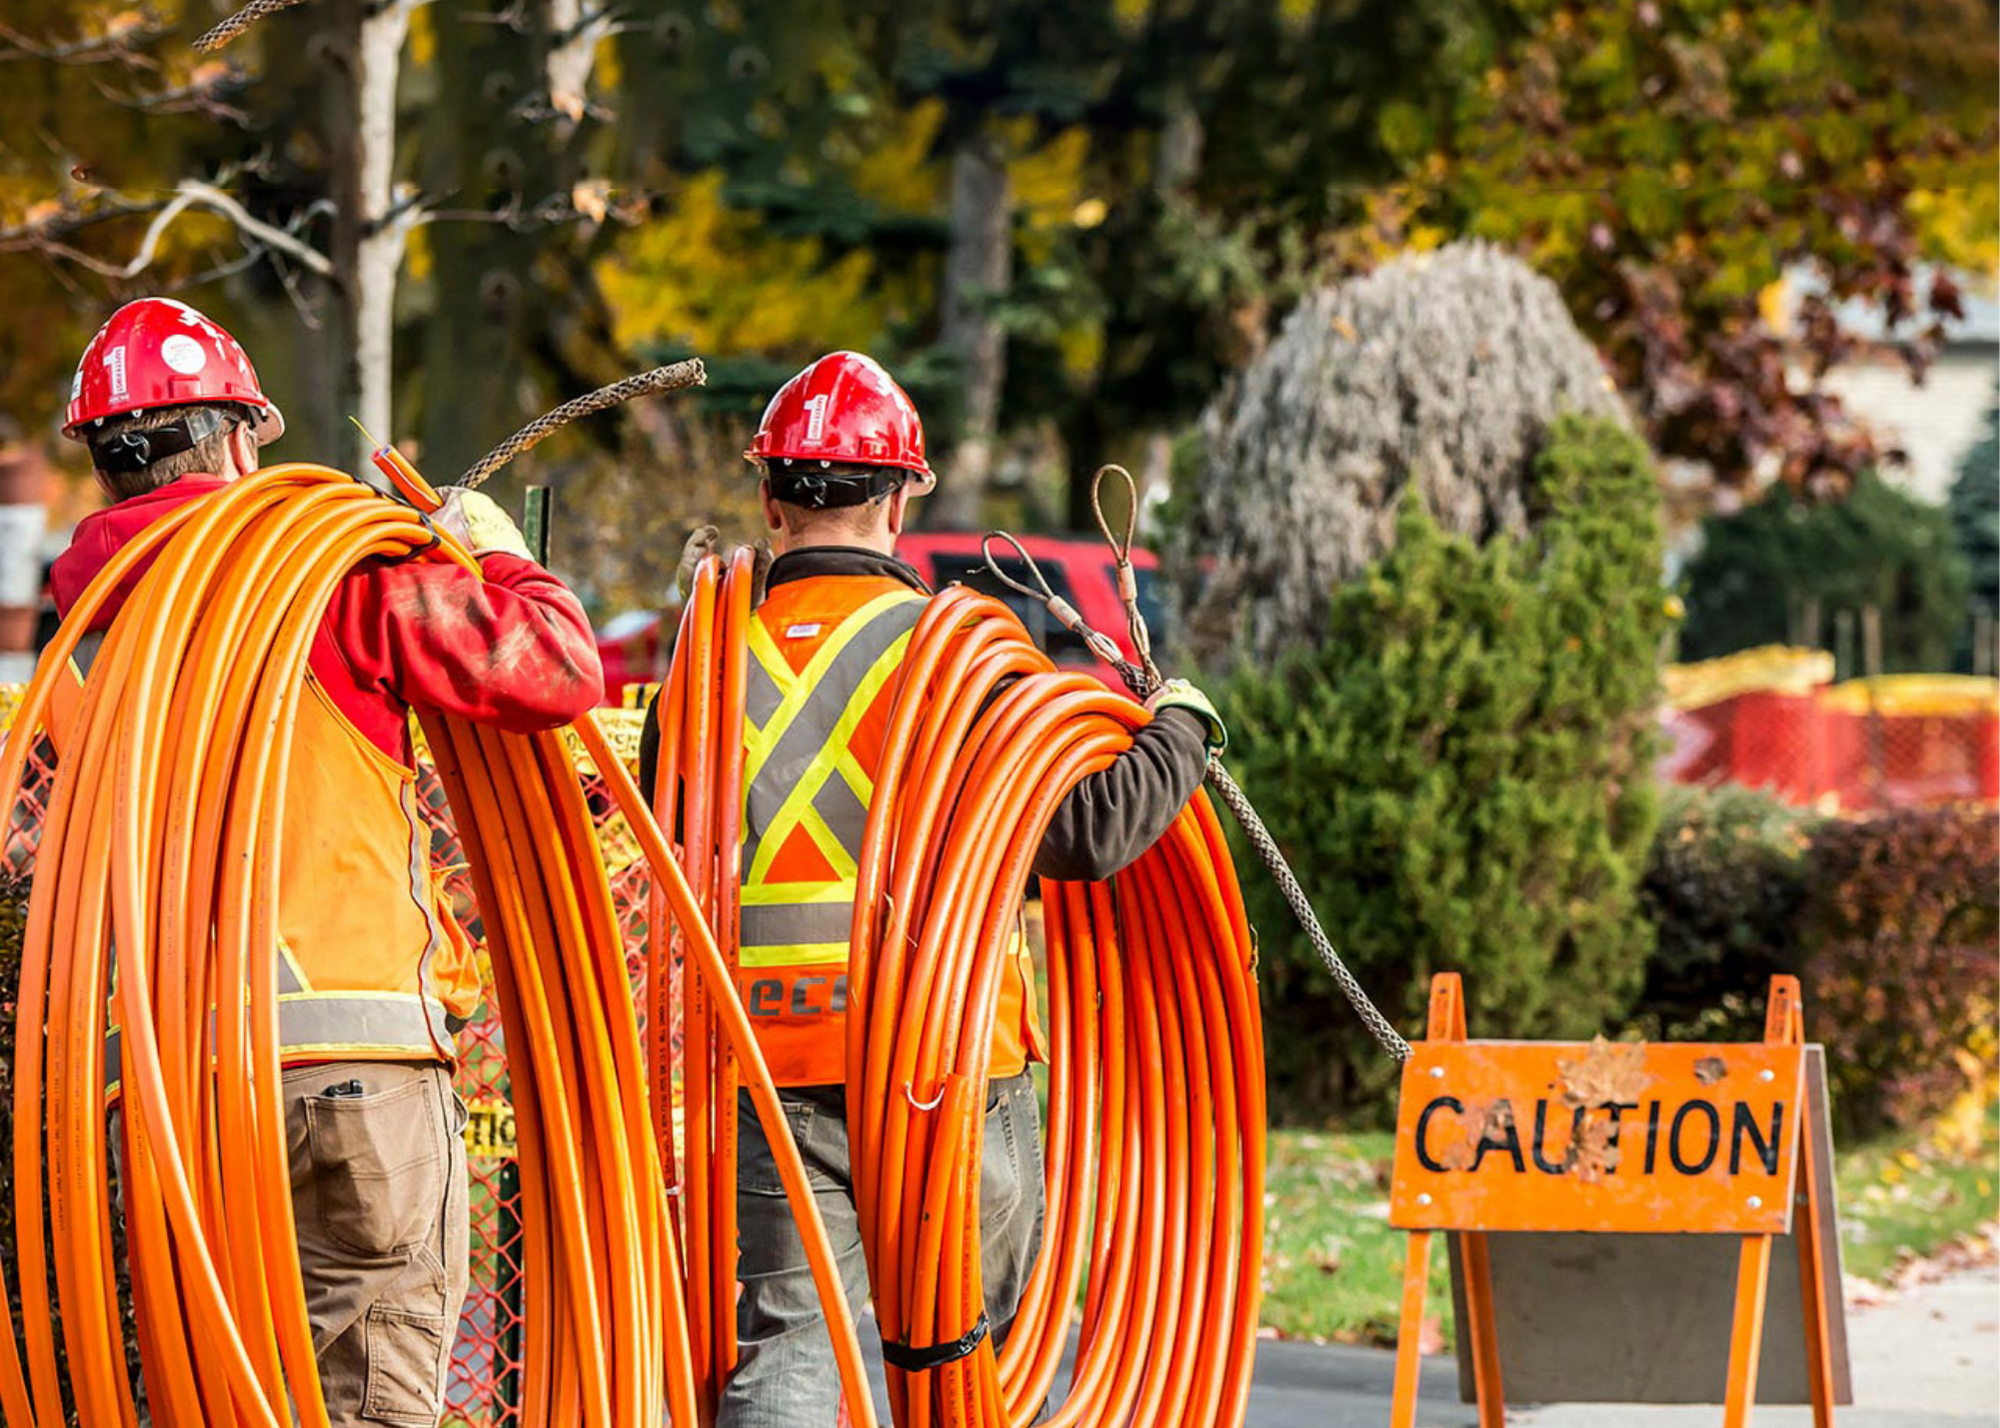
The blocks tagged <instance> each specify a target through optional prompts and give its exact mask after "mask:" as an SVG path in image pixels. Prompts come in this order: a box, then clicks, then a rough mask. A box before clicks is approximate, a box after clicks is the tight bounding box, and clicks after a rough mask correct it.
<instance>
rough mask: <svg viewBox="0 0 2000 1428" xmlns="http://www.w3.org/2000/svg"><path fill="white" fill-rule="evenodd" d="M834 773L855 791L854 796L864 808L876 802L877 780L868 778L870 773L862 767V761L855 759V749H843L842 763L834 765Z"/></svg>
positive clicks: (841, 754) (841, 753)
mask: <svg viewBox="0 0 2000 1428" xmlns="http://www.w3.org/2000/svg"><path fill="white" fill-rule="evenodd" d="M834 771H835V772H836V773H838V774H839V775H840V776H841V778H842V779H844V780H845V781H846V783H847V786H848V787H849V788H851V789H853V790H854V796H855V797H856V798H858V799H859V800H861V806H862V807H863V808H866V807H867V806H868V805H869V804H870V803H871V802H872V801H873V800H874V798H875V780H874V779H872V778H870V777H868V771H867V770H866V769H864V768H862V767H861V760H859V759H857V758H855V757H854V750H853V749H850V748H846V747H843V748H842V749H841V751H840V762H839V763H837V764H835V765H834Z"/></svg>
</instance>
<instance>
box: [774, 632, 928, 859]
mask: <svg viewBox="0 0 2000 1428" xmlns="http://www.w3.org/2000/svg"><path fill="white" fill-rule="evenodd" d="M883 600H893V601H894V602H895V603H897V604H901V603H902V597H901V596H884V597H883ZM874 603H875V604H881V603H882V601H876V602H874ZM864 608H869V609H872V608H873V606H872V605H871V606H868V607H864ZM910 633H911V632H905V633H904V634H902V635H900V636H899V637H897V639H896V642H895V643H894V644H892V645H890V646H889V648H887V649H886V650H884V651H882V655H881V658H879V659H877V660H876V661H875V663H874V665H873V666H872V667H871V668H870V669H869V671H868V673H867V674H866V675H864V676H863V677H862V680H861V683H860V684H859V685H858V686H857V687H856V688H855V691H854V696H853V697H852V698H851V699H849V700H848V701H847V707H846V708H845V709H843V710H841V712H840V719H839V720H838V722H836V723H835V724H834V726H833V730H832V732H831V733H829V734H828V735H827V738H826V743H824V744H823V745H821V746H820V751H819V753H818V754H816V755H814V757H813V761H812V763H811V764H810V765H809V766H808V767H807V769H806V771H805V775H804V777H802V778H801V779H800V780H799V781H798V782H797V783H796V784H794V785H793V786H792V790H791V792H790V793H788V794H787V795H786V796H785V801H784V802H783V803H782V804H780V805H779V806H778V812H777V814H776V816H775V817H773V818H772V819H771V826H770V827H769V828H767V829H766V830H765V831H764V834H763V836H762V837H761V838H760V839H759V840H758V843H757V857H756V860H755V861H754V862H753V863H752V864H751V865H750V873H749V876H748V877H746V878H745V879H744V881H745V883H746V884H748V883H761V882H763V881H764V880H765V879H766V878H767V877H769V876H770V872H771V860H772V859H774V858H776V857H777V856H778V849H780V848H782V847H783V846H784V845H785V842H786V840H787V839H788V838H790V837H791V834H792V830H793V829H794V828H801V827H802V828H804V829H805V830H806V832H807V833H808V834H809V835H810V836H811V838H812V840H813V842H814V843H815V844H817V845H818V847H819V850H820V852H821V853H822V854H824V855H825V857H826V860H827V862H828V864H829V865H831V867H832V868H833V870H834V871H835V872H836V873H839V874H840V875H841V876H842V877H843V878H854V877H858V876H859V875H860V871H861V870H860V867H859V865H858V864H857V863H856V862H855V861H854V853H853V851H851V850H849V849H847V848H843V847H842V846H841V845H840V840H839V839H838V838H836V837H835V836H834V832H833V830H832V829H831V828H829V827H827V824H826V820H825V819H824V818H822V817H820V814H819V810H818V809H816V808H814V807H813V801H814V800H815V799H817V798H818V797H819V792H820V790H821V789H822V788H824V787H826V781H827V779H829V778H831V777H832V776H833V772H834V770H835V769H836V768H838V767H839V765H840V763H841V761H842V760H843V759H851V758H852V757H853V754H852V751H851V750H849V748H848V744H849V743H850V742H851V741H852V740H853V738H854V731H855V730H856V729H858V728H860V727H861V721H862V720H863V719H864V718H866V717H867V715H868V708H869V706H870V705H871V704H873V703H874V702H875V698H876V696H877V695H878V694H880V693H881V692H882V686H883V685H885V684H887V683H888V682H889V679H890V677H891V676H892V675H894V674H895V672H896V671H897V670H898V669H899V668H901V667H902V663H903V653H904V651H906V650H907V649H909V647H910ZM814 662H815V663H817V660H815V661H814ZM772 722H773V723H775V722H777V721H776V720H773V721H772ZM747 781H748V780H747V779H746V782H747ZM848 784H849V787H852V786H853V781H852V779H849V780H848ZM862 802H863V804H866V803H867V799H865V798H864V799H863V800H862Z"/></svg>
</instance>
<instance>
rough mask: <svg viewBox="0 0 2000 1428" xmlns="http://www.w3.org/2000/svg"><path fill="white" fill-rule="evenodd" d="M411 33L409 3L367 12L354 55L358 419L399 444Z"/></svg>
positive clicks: (408, 215)
mask: <svg viewBox="0 0 2000 1428" xmlns="http://www.w3.org/2000/svg"><path fill="white" fill-rule="evenodd" d="M409 30H410V11H409V6H408V4H407V3H406V0H391V3H389V4H386V5H382V6H381V7H379V8H376V9H372V10H369V11H366V12H364V14H363V16H362V20H361V35H360V43H359V44H358V45H357V46H356V48H355V73H354V89H355V108H356V112H357V115H358V117H359V120H360V122H359V123H358V124H357V125H356V128H355V135H354V142H355V149H356V156H355V157H356V162H355V168H356V172H357V192H356V195H355V197H356V198H357V200H358V208H357V210H356V211H357V212H358V213H359V214H360V216H361V237H360V242H359V243H358V244H357V246H356V250H355V255H354V274H353V284H354V287H353V293H354V297H353V302H354V365H355V391H356V402H357V405H358V406H359V407H360V410H359V411H358V412H357V413H356V415H357V416H358V417H359V418H360V420H361V424H362V425H363V426H365V427H367V428H368V430H369V431H370V432H372V433H374V435H375V438H376V439H377V440H378V441H393V440H395V439H396V428H395V424H394V421H393V407H392V393H393V391H394V386H393V384H394V381H395V363H394V358H395V351H394V339H395V330H396V275H397V273H398V272H400V271H401V269H402V266H403V247H404V243H405V240H406V239H407V238H408V236H409V231H410V219H411V218H413V217H414V214H413V213H401V214H399V213H396V212H395V211H394V209H395V204H396V79H397V76H398V74H399V72H400V71H401V68H402V56H403V41H404V40H405V39H406V38H407V37H408V35H409Z"/></svg>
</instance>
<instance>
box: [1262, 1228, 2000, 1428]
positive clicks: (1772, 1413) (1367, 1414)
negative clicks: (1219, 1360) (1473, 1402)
mask: <svg viewBox="0 0 2000 1428" xmlns="http://www.w3.org/2000/svg"><path fill="white" fill-rule="evenodd" d="M1848 1335H1849V1344H1850V1348H1851V1351H1852V1353H1853V1361H1854V1362H1853V1367H1854V1396H1855V1406H1854V1407H1853V1408H1843V1409H1841V1410H1840V1411H1839V1412H1838V1413H1837V1414H1836V1415H1835V1421H1836V1422H1837V1424H1838V1425H1839V1428H2000V1271H1996V1270H1995V1269H1994V1268H1993V1267H1990V1266H1989V1267H1987V1268H1984V1269H1979V1270H1973V1271H1970V1272H1967V1273H1964V1274H1961V1275H1958V1276H1955V1277H1953V1278H1950V1279H1947V1280H1944V1281H1942V1282H1940V1283H1937V1284H1931V1285H1925V1286H1922V1287H1920V1288H1917V1289H1914V1290H1911V1291H1910V1292H1909V1293H1908V1294H1906V1295H1904V1296H1903V1297H1902V1298H1900V1299H1897V1300H1895V1301H1893V1302H1891V1303H1888V1304H1880V1305H1876V1306H1874V1307H1871V1308H1866V1309H1860V1310H1857V1311H1855V1312H1854V1313H1853V1314H1851V1315H1850V1317H1849V1319H1848ZM1259 1348H1260V1352H1259V1354H1258V1358H1257V1377H1256V1383H1255V1387H1254V1388H1253V1389H1252V1390H1251V1395H1250V1420H1249V1428H1386V1425H1387V1424H1388V1421H1389V1388H1390V1373H1391V1369H1392V1366H1393V1364H1394V1358H1393V1356H1392V1355H1390V1354H1387V1353H1384V1352H1382V1351H1380V1350H1373V1349H1343V1348H1327V1347H1320V1346H1318V1345H1312V1344H1292V1343H1265V1344H1262V1345H1260V1346H1259ZM1457 1397H1458V1376H1457V1371H1456V1369H1455V1368H1454V1367H1453V1364H1452V1361H1451V1360H1450V1359H1448V1358H1438V1359H1432V1360H1428V1361H1426V1362H1425V1364H1424V1378H1423V1391H1422V1393H1421V1394H1420V1395H1419V1403H1418V1408H1417V1423H1418V1425H1419V1428H1470V1425H1473V1424H1475V1423H1476V1422H1477V1421H1478V1420H1477V1416H1476V1415H1475V1414H1474V1412H1473V1410H1472V1409H1471V1408H1469V1407H1466V1406H1463V1405H1461V1404H1459V1403H1458V1402H1457ZM1508 1422H1509V1423H1510V1424H1513V1423H1518V1424H1520V1425H1521V1428H1718V1425H1719V1424H1720V1423H1721V1410H1720V1409H1719V1408H1647V1407H1627V1406H1622V1405H1620V1406H1608V1405H1604V1404H1568V1405H1564V1406H1561V1407H1552V1408H1532V1409H1521V1410H1518V1411H1515V1412H1510V1413H1509V1414H1508ZM1811 1423H1812V1412H1811V1410H1810V1409H1805V1408H1764V1409H1759V1410H1758V1411H1757V1413H1756V1414H1755V1415H1754V1416H1753V1418H1752V1425H1753V1428H1810V1425H1811Z"/></svg>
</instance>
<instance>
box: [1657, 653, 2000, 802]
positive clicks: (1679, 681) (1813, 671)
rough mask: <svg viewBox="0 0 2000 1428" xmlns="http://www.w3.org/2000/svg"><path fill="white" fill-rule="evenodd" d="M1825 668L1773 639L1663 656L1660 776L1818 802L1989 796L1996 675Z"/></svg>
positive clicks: (1996, 792)
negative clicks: (1845, 675)
mask: <svg viewBox="0 0 2000 1428" xmlns="http://www.w3.org/2000/svg"><path fill="white" fill-rule="evenodd" d="M1833 674H1834V662H1833V656H1831V655H1829V654H1827V653H1825V652H1824V651H1822V650H1808V649H1792V648H1787V647H1783V646H1766V647H1764V648H1762V649H1755V650H1744V651H1742V652H1740V653H1738V654H1733V655H1725V656H1723V657H1722V658H1720V659H1712V660H1704V661H1702V662H1701V663H1699V664H1687V665H1674V666H1671V667H1669V668H1668V670H1667V671H1666V677H1665V684H1666V693H1667V702H1666V708H1665V710H1664V712H1663V715H1662V723H1663V726H1664V731H1665V733H1666V736H1667V742H1668V751H1667V753H1666V755H1665V757H1664V758H1662V759H1661V761H1660V774H1661V776H1662V777H1663V778H1666V779H1669V780H1671V781H1672V782H1675V783H1689V784H1715V783H1724V782H1728V783H1740V784H1746V785H1749V786H1751V787H1754V788H1763V789H1767V790H1769V791H1770V792H1771V793H1773V794H1775V795H1776V796H1777V797H1779V798H1782V799H1784V800H1785V801H1786V802H1788V803H1792V804H1796V805H1798V806H1800V807H1810V808H1817V809H1819V810H1821V811H1823V812H1828V813H1873V812H1880V811H1883V810H1886V809H1892V808H1920V807H1930V806H1935V805H1938V804H1948V803H1961V802H1968V801H1977V802H1985V803H1993V802H1996V801H2000V680H1993V679H1985V678H1975V677H1971V676H1967V675H1954V674H1892V675H1881V676H1877V677H1876V678H1873V679H1853V680H1847V681H1845V682H1843V683H1839V684H1835V683H1833V682H1832V681H1833Z"/></svg>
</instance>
